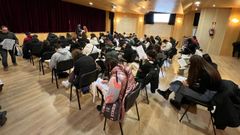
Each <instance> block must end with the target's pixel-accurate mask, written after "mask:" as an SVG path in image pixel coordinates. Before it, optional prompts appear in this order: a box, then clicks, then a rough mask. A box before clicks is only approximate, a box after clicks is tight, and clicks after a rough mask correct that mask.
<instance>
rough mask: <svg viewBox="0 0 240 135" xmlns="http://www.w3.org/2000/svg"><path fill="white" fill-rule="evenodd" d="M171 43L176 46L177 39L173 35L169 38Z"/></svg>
mask: <svg viewBox="0 0 240 135" xmlns="http://www.w3.org/2000/svg"><path fill="white" fill-rule="evenodd" d="M169 40H170V43H171V44H172V46H173V47H176V40H175V39H174V38H173V37H170V38H169Z"/></svg>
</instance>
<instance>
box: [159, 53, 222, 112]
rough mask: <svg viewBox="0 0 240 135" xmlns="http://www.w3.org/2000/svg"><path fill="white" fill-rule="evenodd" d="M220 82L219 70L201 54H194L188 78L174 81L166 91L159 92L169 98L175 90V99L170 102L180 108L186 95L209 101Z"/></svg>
mask: <svg viewBox="0 0 240 135" xmlns="http://www.w3.org/2000/svg"><path fill="white" fill-rule="evenodd" d="M220 83H221V76H220V74H219V72H218V71H217V70H216V69H215V68H214V67H213V66H211V65H210V64H209V63H208V62H207V61H205V60H204V59H203V58H202V57H201V56H198V55H193V56H192V57H191V58H190V67H189V70H188V77H187V80H186V81H182V82H181V81H175V82H172V83H171V84H170V87H169V88H168V89H167V90H166V91H161V90H158V93H159V94H160V95H161V96H163V97H164V98H165V99H166V100H168V98H169V95H170V94H171V93H172V91H173V92H175V99H174V100H173V99H171V100H170V103H171V104H172V105H173V106H174V107H176V108H177V109H180V108H181V102H182V99H183V98H184V96H189V97H192V98H195V99H197V100H200V101H203V102H209V101H210V100H211V99H212V97H213V96H214V95H215V94H216V92H217V90H218V86H219V84H220Z"/></svg>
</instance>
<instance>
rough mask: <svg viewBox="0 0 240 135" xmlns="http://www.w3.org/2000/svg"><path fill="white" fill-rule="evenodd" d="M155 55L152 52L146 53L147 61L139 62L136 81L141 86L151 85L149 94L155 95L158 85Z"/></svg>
mask: <svg viewBox="0 0 240 135" xmlns="http://www.w3.org/2000/svg"><path fill="white" fill-rule="evenodd" d="M156 55H157V53H156V52H155V51H154V50H150V51H148V52H147V56H148V60H144V61H142V60H141V61H140V64H139V65H140V66H139V70H138V72H137V75H136V80H137V81H138V82H142V83H143V86H146V85H147V84H148V83H150V84H151V92H152V93H155V91H156V89H157V88H158V84H159V68H158V66H157V62H156Z"/></svg>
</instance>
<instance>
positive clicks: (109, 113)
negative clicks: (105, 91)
mask: <svg viewBox="0 0 240 135" xmlns="http://www.w3.org/2000/svg"><path fill="white" fill-rule="evenodd" d="M123 71H124V72H125V74H126V76H127V78H128V74H127V72H126V71H125V70H124V69H123ZM116 79H117V80H118V77H117V73H116ZM127 86H128V81H127V82H126V86H125V89H124V91H123V93H120V94H122V95H123V96H124V95H125V92H126V89H127ZM122 100H123V98H122V99H120V98H119V99H118V100H117V101H115V102H114V103H109V104H105V105H104V106H103V108H102V112H103V115H104V117H105V118H107V119H110V120H112V121H118V120H120V119H121V105H122Z"/></svg>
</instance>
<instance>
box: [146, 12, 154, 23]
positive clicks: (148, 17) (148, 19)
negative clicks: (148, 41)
mask: <svg viewBox="0 0 240 135" xmlns="http://www.w3.org/2000/svg"><path fill="white" fill-rule="evenodd" d="M153 14H154V13H153V12H149V13H147V14H145V15H144V23H145V24H154V19H153Z"/></svg>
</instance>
